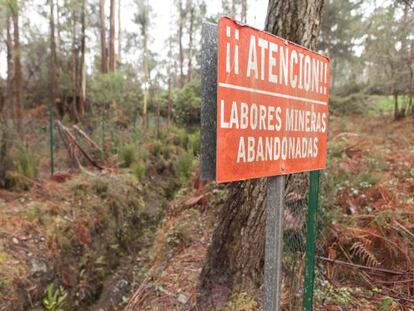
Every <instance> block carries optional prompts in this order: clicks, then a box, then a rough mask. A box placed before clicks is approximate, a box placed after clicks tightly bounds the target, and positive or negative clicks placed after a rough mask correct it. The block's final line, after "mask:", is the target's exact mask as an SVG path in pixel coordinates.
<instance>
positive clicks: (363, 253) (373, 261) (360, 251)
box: [351, 241, 380, 267]
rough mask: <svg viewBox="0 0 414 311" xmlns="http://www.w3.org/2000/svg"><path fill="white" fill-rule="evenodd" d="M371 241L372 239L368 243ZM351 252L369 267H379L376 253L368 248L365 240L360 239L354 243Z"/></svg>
mask: <svg viewBox="0 0 414 311" xmlns="http://www.w3.org/2000/svg"><path fill="white" fill-rule="evenodd" d="M371 243H372V242H371V241H369V242H367V244H368V245H370V244H371ZM351 254H352V256H354V257H358V258H360V259H361V260H362V261H363V262H364V264H365V265H367V266H368V267H377V266H378V265H379V264H380V263H379V261H378V260H377V258H376V257H375V255H374V254H373V253H372V252H371V251H369V250H368V248H367V246H366V245H365V244H364V243H363V242H360V241H358V242H355V243H354V244H352V246H351Z"/></svg>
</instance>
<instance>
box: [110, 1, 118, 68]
mask: <svg viewBox="0 0 414 311" xmlns="http://www.w3.org/2000/svg"><path fill="white" fill-rule="evenodd" d="M115 15H116V0H110V12H109V69H110V70H111V71H115V68H116V56H115Z"/></svg>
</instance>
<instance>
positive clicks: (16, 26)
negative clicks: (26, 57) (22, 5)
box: [12, 6, 23, 134]
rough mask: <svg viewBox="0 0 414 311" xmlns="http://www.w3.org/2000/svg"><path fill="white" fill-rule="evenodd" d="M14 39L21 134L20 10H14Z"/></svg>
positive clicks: (20, 130)
mask: <svg viewBox="0 0 414 311" xmlns="http://www.w3.org/2000/svg"><path fill="white" fill-rule="evenodd" d="M12 19H13V39H14V48H13V53H14V105H15V107H16V108H15V111H16V125H17V130H18V131H19V132H20V134H21V133H22V131H23V127H22V117H23V116H22V102H21V93H22V65H21V62H20V53H21V51H20V34H19V9H18V8H17V6H16V8H14V9H13V14H12Z"/></svg>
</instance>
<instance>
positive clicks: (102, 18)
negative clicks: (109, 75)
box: [99, 0, 108, 73]
mask: <svg viewBox="0 0 414 311" xmlns="http://www.w3.org/2000/svg"><path fill="white" fill-rule="evenodd" d="M99 34H100V44H101V72H102V73H105V72H108V56H107V47H106V23H105V0H99Z"/></svg>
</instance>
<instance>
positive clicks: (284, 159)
mask: <svg viewBox="0 0 414 311" xmlns="http://www.w3.org/2000/svg"><path fill="white" fill-rule="evenodd" d="M217 58H218V60H217V79H218V81H217V149H216V150H217V153H216V180H217V182H230V181H237V180H243V179H250V178H259V177H266V176H275V175H285V174H291V173H298V172H305V171H311V170H319V169H324V168H325V167H326V142H327V130H328V96H329V75H330V73H329V59H328V58H327V57H325V56H322V55H320V54H318V53H316V52H313V51H311V50H308V49H306V48H303V47H301V46H299V45H297V44H295V43H292V42H289V41H287V40H284V39H281V38H279V37H276V36H274V35H271V34H269V33H266V32H263V31H259V30H256V29H254V28H252V27H248V26H245V25H240V24H238V23H237V22H235V21H233V20H231V19H230V18H227V17H223V18H221V19H220V21H219V26H218V51H217Z"/></svg>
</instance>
